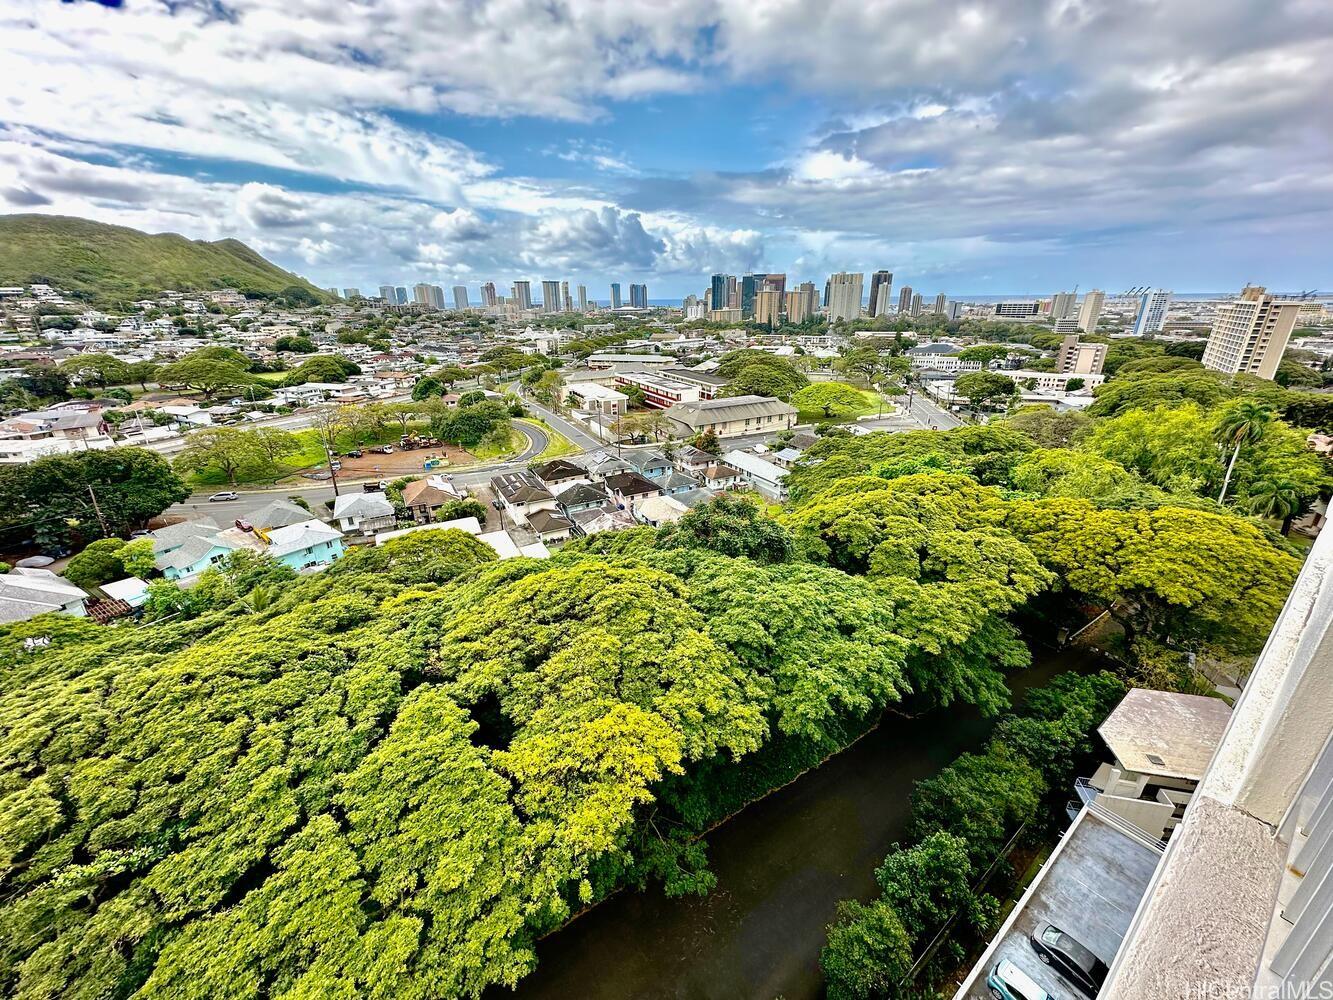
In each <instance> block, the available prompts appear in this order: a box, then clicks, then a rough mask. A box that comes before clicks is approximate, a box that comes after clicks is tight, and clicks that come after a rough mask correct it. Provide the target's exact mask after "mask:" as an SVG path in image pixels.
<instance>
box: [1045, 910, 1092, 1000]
mask: <svg viewBox="0 0 1333 1000" xmlns="http://www.w3.org/2000/svg"><path fill="white" fill-rule="evenodd" d="M1028 943H1029V944H1031V945H1032V950H1033V951H1035V952H1036V953H1037V957H1038V958H1039V959H1041V960H1042V961H1043V962H1045V963H1046V964H1047V965H1049V966H1050V967H1051V968H1052V969H1054V970H1055V971H1056V972H1058V973H1059V974H1060V976H1061V978H1063V979H1066V980H1068V981H1069V982H1071V983H1073V984H1074V985H1075V986H1076V987H1078V990H1079V992H1080V993H1082V994H1083V995H1084V996H1087V997H1095V996H1096V995H1097V993H1098V991H1099V990H1101V988H1102V984H1103V983H1105V982H1106V973H1107V968H1106V963H1105V962H1103V961H1102V960H1101V959H1100V958H1098V957H1097V956H1096V955H1094V954H1093V953H1092V952H1090V951H1089V950H1088V949H1087V948H1086V947H1084V946H1083V945H1082V944H1080V943H1079V942H1078V941H1076V940H1074V939H1073V938H1072V937H1070V936H1069V935H1068V934H1066V933H1065V932H1064V931H1062V930H1060V928H1058V927H1056V926H1055V925H1054V924H1046V925H1045V926H1043V927H1041V928H1039V929H1038V930H1036V931H1034V932H1033V934H1032V936H1031V937H1029V938H1028Z"/></svg>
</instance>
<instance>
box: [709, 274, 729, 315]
mask: <svg viewBox="0 0 1333 1000" xmlns="http://www.w3.org/2000/svg"><path fill="white" fill-rule="evenodd" d="M708 291H709V293H710V295H711V298H710V299H709V306H710V308H711V309H725V308H726V307H727V276H726V275H725V274H715V275H713V277H712V278H711V279H710V280H709V283H708Z"/></svg>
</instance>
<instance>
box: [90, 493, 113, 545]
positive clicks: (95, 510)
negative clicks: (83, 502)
mask: <svg viewBox="0 0 1333 1000" xmlns="http://www.w3.org/2000/svg"><path fill="white" fill-rule="evenodd" d="M88 496H89V497H90V498H91V499H92V501H93V513H94V514H96V515H97V523H98V524H100V525H101V526H102V537H103V538H109V537H110V536H111V532H110V531H108V530H107V526H106V518H105V517H103V516H102V508H101V507H99V506H98V505H97V493H96V492H95V491H94V490H93V484H92V483H89V484H88Z"/></svg>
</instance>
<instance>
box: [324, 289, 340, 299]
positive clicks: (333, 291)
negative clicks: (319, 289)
mask: <svg viewBox="0 0 1333 1000" xmlns="http://www.w3.org/2000/svg"><path fill="white" fill-rule="evenodd" d="M324 291H326V292H328V293H329V294H330V295H332V296H333V297H334V298H335V299H336V298H340V297H341V296H342V292H340V291H338V289H336V288H326V289H324Z"/></svg>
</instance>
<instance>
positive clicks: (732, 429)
mask: <svg viewBox="0 0 1333 1000" xmlns="http://www.w3.org/2000/svg"><path fill="white" fill-rule="evenodd" d="M667 417H668V419H669V420H670V421H671V429H672V431H673V432H675V434H676V435H677V436H679V437H693V436H694V435H696V434H700V433H702V432H704V431H712V432H713V433H714V434H716V435H717V436H718V437H720V438H727V437H740V436H742V435H745V434H760V433H770V432H773V431H780V430H785V429H787V428H790V427H795V426H796V407H794V406H792V405H791V404H790V403H784V402H782V400H780V399H770V398H769V397H767V396H731V397H728V398H724V399H703V400H699V401H698V402H694V403H681V404H679V405H677V406H673V407H672V408H671V409H670V410H668V411H667Z"/></svg>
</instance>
